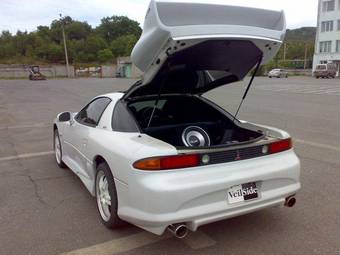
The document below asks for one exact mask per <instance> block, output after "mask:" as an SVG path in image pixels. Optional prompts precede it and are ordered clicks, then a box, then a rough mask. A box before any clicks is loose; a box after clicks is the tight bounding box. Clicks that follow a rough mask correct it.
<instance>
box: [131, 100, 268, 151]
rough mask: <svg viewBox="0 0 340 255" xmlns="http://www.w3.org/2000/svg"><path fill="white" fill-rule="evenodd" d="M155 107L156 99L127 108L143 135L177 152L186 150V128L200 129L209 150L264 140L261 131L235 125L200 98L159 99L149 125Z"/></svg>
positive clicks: (239, 124)
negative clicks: (207, 138) (176, 149)
mask: <svg viewBox="0 0 340 255" xmlns="http://www.w3.org/2000/svg"><path fill="white" fill-rule="evenodd" d="M155 103H156V98H155V97H148V98H142V99H135V100H132V101H130V102H129V103H128V108H129V109H130V111H131V112H132V114H133V115H134V117H135V119H136V121H137V123H138V124H139V127H140V129H141V131H142V132H143V133H145V134H147V135H149V136H151V137H154V138H156V139H159V140H162V141H164V142H166V143H168V144H171V145H173V146H175V147H176V148H183V147H189V146H186V145H185V144H184V141H183V132H184V130H185V129H186V128H188V127H199V128H201V129H203V130H204V131H205V132H206V133H207V134H208V136H209V138H210V146H208V147H209V148H213V147H226V146H231V145H240V144H245V143H252V142H255V141H258V140H259V139H261V138H263V137H264V135H263V133H262V132H260V131H255V130H251V129H247V128H244V127H242V124H241V123H239V122H238V121H237V120H236V121H235V123H234V122H233V119H232V116H231V115H229V114H228V113H226V112H224V110H222V109H220V108H219V107H217V106H216V105H214V104H213V103H211V102H210V101H207V100H206V99H203V98H201V97H199V96H183V95H181V96H161V97H160V99H159V101H158V104H157V107H156V108H155V111H154V116H153V119H152V121H151V122H150V117H151V115H152V112H153V110H154V106H155ZM149 122H150V124H149ZM190 148H192V149H197V148H207V146H197V147H195V146H190Z"/></svg>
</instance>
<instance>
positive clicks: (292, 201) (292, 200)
mask: <svg viewBox="0 0 340 255" xmlns="http://www.w3.org/2000/svg"><path fill="white" fill-rule="evenodd" d="M295 204H296V198H295V197H294V196H291V197H287V198H286V202H285V206H286V207H290V208H291V207H293V206H294V205H295Z"/></svg>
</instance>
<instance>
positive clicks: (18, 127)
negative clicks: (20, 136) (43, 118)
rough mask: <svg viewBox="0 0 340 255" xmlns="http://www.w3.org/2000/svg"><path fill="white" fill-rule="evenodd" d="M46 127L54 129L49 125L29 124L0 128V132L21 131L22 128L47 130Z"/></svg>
mask: <svg viewBox="0 0 340 255" xmlns="http://www.w3.org/2000/svg"><path fill="white" fill-rule="evenodd" d="M45 127H52V125H51V124H47V123H36V124H27V125H14V126H5V127H0V130H8V129H21V128H45Z"/></svg>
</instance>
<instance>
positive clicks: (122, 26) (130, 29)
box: [96, 16, 142, 42]
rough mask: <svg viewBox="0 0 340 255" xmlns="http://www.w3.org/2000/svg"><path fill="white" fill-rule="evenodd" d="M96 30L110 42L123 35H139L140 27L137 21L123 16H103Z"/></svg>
mask: <svg viewBox="0 0 340 255" xmlns="http://www.w3.org/2000/svg"><path fill="white" fill-rule="evenodd" d="M96 32H97V33H98V34H99V35H100V36H101V37H102V38H105V39H106V41H107V42H112V41H113V40H115V39H117V38H118V37H120V36H123V35H134V36H136V37H137V38H139V37H140V35H141V33H142V29H141V28H140V27H139V23H138V22H136V21H134V20H131V19H129V18H128V17H125V16H112V17H105V18H103V19H102V20H101V24H100V25H99V26H98V27H97V28H96Z"/></svg>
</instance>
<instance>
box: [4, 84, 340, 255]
mask: <svg viewBox="0 0 340 255" xmlns="http://www.w3.org/2000/svg"><path fill="white" fill-rule="evenodd" d="M132 83H133V81H132V80H123V79H71V80H66V79H65V80H63V79H60V80H48V81H28V80H0V228H1V231H0V254H6V255H10V254H15V255H20V254H32V255H33V254H44V255H45V254H46V255H48V254H62V253H65V254H68V255H70V254H81V255H87V254H101V255H111V254H118V253H121V254H250V253H252V254H327V255H332V254H337V255H339V254H340V80H338V79H335V80H328V79H321V80H316V79H312V78H303V77H296V78H294V77H291V78H288V79H269V78H257V79H256V80H255V83H254V86H253V88H252V89H251V92H250V93H249V95H248V98H247V99H246V102H245V103H244V105H243V108H242V109H241V112H240V115H239V118H240V119H244V120H248V121H251V122H255V123H261V124H266V125H270V126H274V127H278V128H281V129H284V130H286V131H288V132H289V133H290V134H291V135H292V136H293V137H294V139H295V148H296V152H297V154H298V156H299V157H300V159H301V162H302V176H301V178H302V185H303V188H302V190H301V192H300V193H299V194H298V196H297V205H296V206H295V207H293V208H288V209H287V208H273V209H267V210H264V211H260V212H256V213H253V214H250V215H245V216H241V217H237V218H234V219H230V220H225V221H222V222H217V223H214V224H210V225H207V226H204V227H201V228H200V229H199V231H198V232H196V233H190V234H189V236H188V237H187V238H186V239H184V240H178V239H175V238H174V237H172V236H170V235H169V234H166V235H164V236H162V237H157V236H154V235H152V234H149V233H146V232H145V231H143V230H141V229H138V228H137V227H134V226H131V225H127V226H125V227H123V228H121V229H118V230H115V231H110V230H107V229H106V228H105V227H104V226H103V225H102V224H101V223H100V220H99V216H98V214H97V209H96V203H95V200H94V198H92V197H91V195H90V194H89V193H88V192H87V190H86V189H85V187H84V186H83V185H82V183H81V181H80V180H79V179H78V178H77V177H76V176H75V175H74V174H72V173H71V172H70V170H61V169H59V168H58V167H57V165H56V163H55V159H54V155H53V152H52V132H53V130H52V122H53V119H54V118H55V117H56V115H57V114H58V113H59V112H62V111H78V110H79V109H80V108H81V107H82V106H83V105H84V104H85V103H86V102H87V101H89V100H90V99H91V98H92V97H94V96H96V95H99V94H103V93H107V92H112V91H122V90H126V89H127V88H128V87H129V86H130V85H131V84H132ZM245 84H246V81H245V82H242V83H238V84H233V85H229V86H226V87H222V88H219V89H217V90H214V91H212V92H210V93H209V94H207V95H206V96H207V97H208V98H210V99H212V100H213V101H215V102H217V103H218V104H220V105H222V106H223V107H224V108H226V109H227V110H228V111H229V112H231V113H235V112H236V109H237V106H238V104H239V102H240V100H241V97H242V94H243V92H244V89H245ZM113 146H114V145H113Z"/></svg>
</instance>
